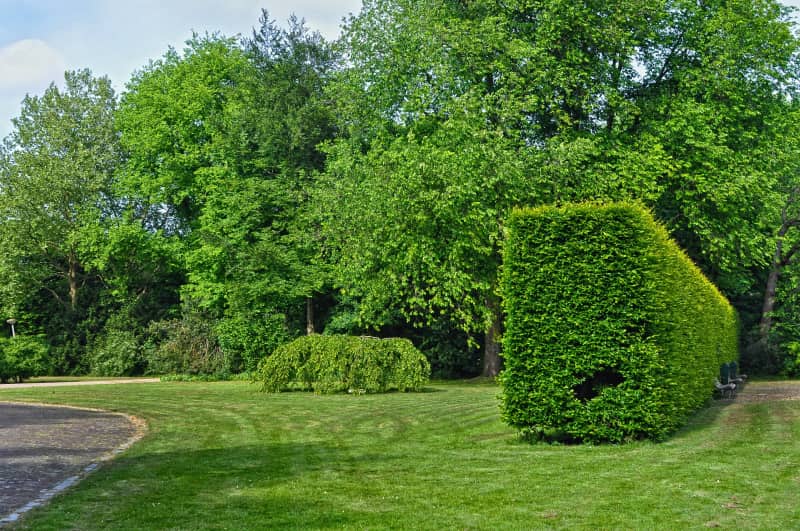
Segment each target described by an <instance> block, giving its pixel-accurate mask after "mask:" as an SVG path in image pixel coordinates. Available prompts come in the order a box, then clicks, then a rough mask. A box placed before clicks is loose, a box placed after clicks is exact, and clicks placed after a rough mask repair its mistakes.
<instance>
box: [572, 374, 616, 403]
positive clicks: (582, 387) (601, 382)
mask: <svg viewBox="0 0 800 531" xmlns="http://www.w3.org/2000/svg"><path fill="white" fill-rule="evenodd" d="M624 381H625V377H624V376H622V375H621V374H620V373H619V370H617V369H612V368H609V367H606V368H603V369H600V370H599V371H597V372H596V373H594V374H592V375H590V376H587V377H585V378H583V381H582V382H581V383H579V384H578V385H576V386H575V387H573V389H572V391H573V393H575V398H577V399H578V400H580V401H581V402H586V401H588V400H591V399H593V398H595V397H597V396H600V393H602V392H603V389H605V388H607V387H616V386H618V385H619V384H621V383H622V382H624Z"/></svg>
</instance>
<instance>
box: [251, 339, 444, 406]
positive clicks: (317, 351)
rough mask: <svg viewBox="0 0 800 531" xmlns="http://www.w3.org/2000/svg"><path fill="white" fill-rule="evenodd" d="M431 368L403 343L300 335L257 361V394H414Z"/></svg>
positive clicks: (403, 341)
mask: <svg viewBox="0 0 800 531" xmlns="http://www.w3.org/2000/svg"><path fill="white" fill-rule="evenodd" d="M430 372H431V367H430V364H429V363H428V360H427V359H426V358H425V356H424V355H423V354H422V353H421V352H420V351H419V350H417V349H416V348H415V347H414V345H413V344H412V343H411V342H410V341H409V340H407V339H376V338H367V337H354V336H343V335H331V336H322V335H311V336H303V337H300V338H298V339H296V340H294V341H292V342H291V343H287V344H285V345H282V346H280V347H278V348H277V349H275V351H274V352H273V353H272V355H271V356H269V357H266V358H264V359H263V360H262V361H261V363H259V366H258V371H257V373H256V376H255V379H256V381H260V382H261V383H262V390H263V391H269V392H277V391H282V390H286V389H296V388H301V389H313V390H314V391H315V392H317V393H335V392H339V391H348V392H352V393H380V392H384V391H387V390H389V389H392V388H395V389H398V390H399V391H406V390H415V391H416V390H419V389H421V388H422V386H423V385H424V384H425V383H426V382H427V381H428V378H429V377H430Z"/></svg>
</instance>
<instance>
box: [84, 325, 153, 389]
mask: <svg viewBox="0 0 800 531" xmlns="http://www.w3.org/2000/svg"><path fill="white" fill-rule="evenodd" d="M137 333H138V334H139V335H138V336H137ZM142 333H143V329H141V328H140V327H138V326H132V323H131V318H130V312H129V311H127V312H119V313H117V314H115V315H113V316H111V317H110V318H109V319H108V321H107V322H106V324H105V327H104V329H103V333H101V334H99V335H98V336H97V337H95V338H94V341H92V342H91V343H90V344H89V348H88V349H87V354H86V357H87V358H88V362H89V373H90V374H93V375H95V376H136V375H140V374H144V372H145V369H146V366H147V362H146V361H145V359H144V354H143V348H142V347H143V345H142V338H141V335H142Z"/></svg>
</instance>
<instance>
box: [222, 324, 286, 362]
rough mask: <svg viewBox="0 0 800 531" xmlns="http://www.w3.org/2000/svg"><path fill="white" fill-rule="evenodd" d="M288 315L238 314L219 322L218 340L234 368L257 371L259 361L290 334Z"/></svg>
mask: <svg viewBox="0 0 800 531" xmlns="http://www.w3.org/2000/svg"><path fill="white" fill-rule="evenodd" d="M285 322H286V316H284V315H283V314H281V313H267V314H266V315H256V314H251V315H236V316H234V317H227V318H225V319H223V320H222V321H220V323H219V324H218V325H217V328H216V333H217V335H218V337H219V344H220V347H221V348H222V350H223V352H225V355H226V357H228V358H229V359H230V360H232V361H231V363H232V366H231V370H232V371H233V372H240V371H254V370H255V369H256V367H257V366H258V362H259V361H261V359H262V358H263V357H264V356H265V355H266V354H268V353H270V352H272V351H273V350H275V349H276V348H277V347H278V346H279V345H280V344H282V343H285V342H286V341H288V340H289V339H291V337H290V336H289V331H288V330H287V328H286V323H285Z"/></svg>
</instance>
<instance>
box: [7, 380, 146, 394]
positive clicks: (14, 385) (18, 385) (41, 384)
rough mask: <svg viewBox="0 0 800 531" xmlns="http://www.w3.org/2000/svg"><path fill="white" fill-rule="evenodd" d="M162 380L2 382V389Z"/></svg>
mask: <svg viewBox="0 0 800 531" xmlns="http://www.w3.org/2000/svg"><path fill="white" fill-rule="evenodd" d="M160 381H161V380H160V379H158V378H117V379H115V380H78V381H75V382H34V383H10V384H0V391H2V390H3V389H21V388H23V387H61V386H65V385H112V384H127V383H156V382H160Z"/></svg>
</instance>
